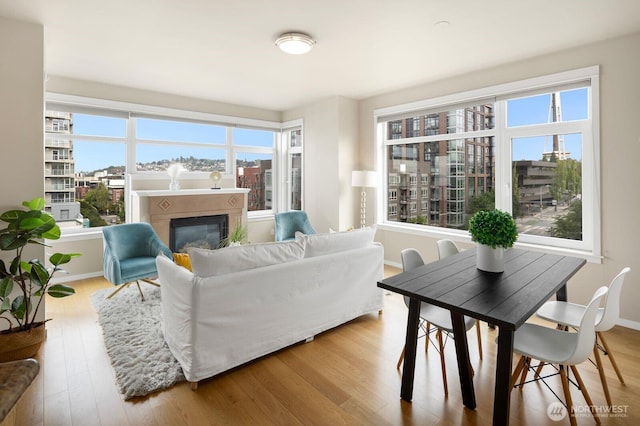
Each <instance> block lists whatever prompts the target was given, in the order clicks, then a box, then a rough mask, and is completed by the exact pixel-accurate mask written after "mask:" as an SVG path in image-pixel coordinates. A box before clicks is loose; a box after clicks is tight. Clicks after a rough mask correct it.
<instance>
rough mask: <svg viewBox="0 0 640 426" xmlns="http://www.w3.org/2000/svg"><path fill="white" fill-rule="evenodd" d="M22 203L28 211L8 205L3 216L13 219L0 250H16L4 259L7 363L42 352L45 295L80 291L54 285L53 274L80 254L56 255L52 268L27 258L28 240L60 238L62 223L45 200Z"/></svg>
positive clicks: (1, 353) (0, 297)
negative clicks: (46, 208) (48, 209)
mask: <svg viewBox="0 0 640 426" xmlns="http://www.w3.org/2000/svg"><path fill="white" fill-rule="evenodd" d="M22 205H23V206H24V207H26V210H8V211H6V212H4V213H2V215H0V220H2V221H3V222H6V223H7V224H8V225H7V226H6V228H4V229H0V250H2V251H8V252H14V253H15V257H14V258H13V259H12V260H11V262H10V263H9V264H8V265H7V264H5V262H4V260H2V259H0V319H1V320H4V321H3V322H5V321H6V324H8V328H7V329H5V330H3V331H0V361H2V362H4V361H11V360H15V359H21V358H29V357H32V356H34V355H35V354H36V353H37V352H38V349H39V348H40V345H41V344H42V341H43V340H44V329H45V327H44V323H45V322H46V321H47V320H46V319H45V320H40V319H38V317H37V314H38V310H39V309H40V308H41V306H42V301H43V297H44V295H45V294H48V295H50V296H52V297H66V296H70V295H72V294H74V293H75V290H74V289H73V288H71V287H69V286H66V285H64V284H52V283H51V279H52V278H53V275H54V274H55V272H56V271H60V270H61V268H60V267H59V266H60V265H63V264H65V263H68V262H69V261H70V260H71V259H72V258H73V257H76V256H79V254H77V253H71V254H62V253H54V254H52V255H51V256H50V257H49V262H50V263H51V265H53V267H52V268H51V269H50V270H48V269H47V268H46V267H45V266H44V265H43V264H42V263H41V262H40V261H39V260H38V259H33V260H23V258H22V255H23V250H24V248H25V247H26V246H27V245H28V244H39V245H46V244H45V243H44V241H43V240H44V239H50V240H57V239H58V238H60V227H59V226H58V225H57V224H56V221H55V219H54V218H53V217H52V216H51V215H49V214H48V213H46V212H44V211H43V209H44V205H45V201H44V199H42V198H34V199H33V200H31V201H24V202H23V203H22ZM14 289H15V290H16V291H15V292H14ZM16 293H17V294H16ZM12 294H14V295H15V296H14V297H12Z"/></svg>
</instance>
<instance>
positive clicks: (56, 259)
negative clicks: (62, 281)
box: [49, 253, 80, 266]
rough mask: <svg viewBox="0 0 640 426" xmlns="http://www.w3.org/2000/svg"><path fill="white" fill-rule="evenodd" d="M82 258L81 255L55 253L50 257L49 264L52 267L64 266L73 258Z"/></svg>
mask: <svg viewBox="0 0 640 426" xmlns="http://www.w3.org/2000/svg"><path fill="white" fill-rule="evenodd" d="M78 256H80V253H54V254H52V255H51V257H49V262H51V264H52V265H54V266H58V265H64V264H65V263H69V261H71V259H72V258H74V257H78Z"/></svg>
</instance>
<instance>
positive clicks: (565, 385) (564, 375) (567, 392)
mask: <svg viewBox="0 0 640 426" xmlns="http://www.w3.org/2000/svg"><path fill="white" fill-rule="evenodd" d="M560 379H561V380H562V390H563V391H564V399H565V401H566V403H567V410H568V415H569V421H570V422H571V426H577V425H578V423H577V421H576V416H574V415H573V401H572V400H571V390H570V389H569V379H568V378H567V370H566V367H565V366H564V365H561V366H560Z"/></svg>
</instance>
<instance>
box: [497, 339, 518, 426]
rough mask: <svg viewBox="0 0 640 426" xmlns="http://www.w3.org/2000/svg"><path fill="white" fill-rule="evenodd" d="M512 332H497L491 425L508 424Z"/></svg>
mask: <svg viewBox="0 0 640 426" xmlns="http://www.w3.org/2000/svg"><path fill="white" fill-rule="evenodd" d="M513 335H514V332H513V330H506V329H504V328H503V327H500V328H499V331H498V355H497V357H496V384H495V392H494V399H493V424H494V425H508V424H509V404H510V401H511V388H510V386H509V383H510V381H511V369H512V368H513V366H512V359H513Z"/></svg>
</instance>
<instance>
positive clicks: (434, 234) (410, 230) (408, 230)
mask: <svg viewBox="0 0 640 426" xmlns="http://www.w3.org/2000/svg"><path fill="white" fill-rule="evenodd" d="M376 227H377V229H379V230H383V231H389V232H397V233H401V234H411V235H419V236H422V237H426V238H433V239H436V240H437V239H443V238H448V239H451V240H454V241H460V242H463V243H467V244H474V243H473V242H472V241H471V236H470V235H469V233H468V232H467V231H456V230H453V229H444V228H443V229H442V230H440V229H436V228H434V227H422V226H420V227H419V226H412V225H407V224H400V223H398V224H395V223H394V224H391V223H389V222H387V223H378V224H377V225H376ZM421 228H424V229H421ZM514 247H516V248H521V249H525V250H531V251H540V252H545V253H553V254H558V255H561V256H571V257H578V258H581V259H585V260H586V261H587V262H589V263H602V261H603V258H602V256H597V255H594V254H593V253H589V252H585V251H582V250H575V249H570V248H563V247H553V246H543V245H539V244H530V243H523V242H516V244H515V246H514Z"/></svg>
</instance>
